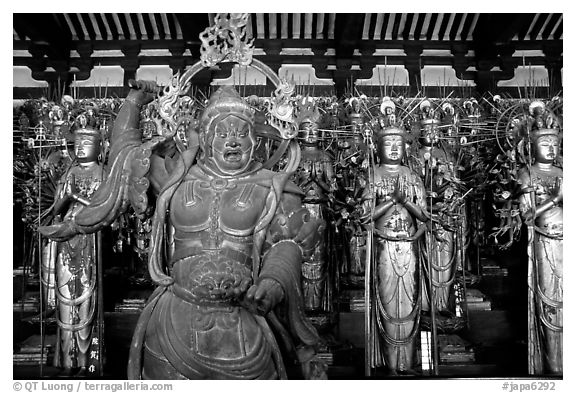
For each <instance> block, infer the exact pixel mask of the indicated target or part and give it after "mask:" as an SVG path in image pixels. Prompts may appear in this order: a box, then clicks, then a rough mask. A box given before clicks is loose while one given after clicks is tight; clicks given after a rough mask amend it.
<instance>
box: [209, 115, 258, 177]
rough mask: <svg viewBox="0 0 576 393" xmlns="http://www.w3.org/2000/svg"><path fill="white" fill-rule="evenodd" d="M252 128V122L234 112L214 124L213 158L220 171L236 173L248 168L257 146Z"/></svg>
mask: <svg viewBox="0 0 576 393" xmlns="http://www.w3.org/2000/svg"><path fill="white" fill-rule="evenodd" d="M252 128H253V126H252V123H251V122H249V121H248V120H247V119H243V118H242V117H240V116H237V115H234V114H230V115H228V116H225V117H223V118H222V119H221V120H219V121H218V122H217V123H215V124H214V137H213V139H212V144H211V148H212V160H213V162H214V164H215V165H216V167H217V168H218V170H219V171H220V172H222V173H224V174H226V175H236V174H240V173H242V172H244V171H245V170H246V169H247V168H248V166H249V164H250V162H251V160H252V154H253V152H254V146H255V140H254V133H253V129H252Z"/></svg>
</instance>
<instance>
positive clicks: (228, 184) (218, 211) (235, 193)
mask: <svg viewBox="0 0 576 393" xmlns="http://www.w3.org/2000/svg"><path fill="white" fill-rule="evenodd" d="M268 191H269V190H268V189H267V188H265V187H262V186H258V185H256V184H253V183H244V184H237V183H236V182H233V181H228V180H226V179H214V180H212V181H205V180H186V181H184V182H183V183H182V184H181V185H180V186H179V187H178V188H177V189H176V191H175V193H174V196H173V197H172V201H171V203H170V222H171V223H172V225H173V226H174V228H175V229H176V234H179V233H195V232H201V231H207V232H209V233H210V234H211V235H213V236H216V235H218V234H222V233H225V234H229V235H233V236H240V237H243V236H250V235H251V234H252V233H253V231H254V227H255V226H256V223H257V221H258V218H259V217H260V214H261V213H262V210H263V208H264V205H265V202H266V196H267V195H268ZM183 236H185V235H181V236H178V237H180V238H182V237H183Z"/></svg>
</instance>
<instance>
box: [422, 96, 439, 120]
mask: <svg viewBox="0 0 576 393" xmlns="http://www.w3.org/2000/svg"><path fill="white" fill-rule="evenodd" d="M419 109H420V124H421V125H422V126H426V125H430V124H432V125H437V124H439V123H440V120H438V118H437V117H436V111H435V110H434V108H432V103H431V102H430V101H429V100H423V101H422V102H421V103H420V107H419Z"/></svg>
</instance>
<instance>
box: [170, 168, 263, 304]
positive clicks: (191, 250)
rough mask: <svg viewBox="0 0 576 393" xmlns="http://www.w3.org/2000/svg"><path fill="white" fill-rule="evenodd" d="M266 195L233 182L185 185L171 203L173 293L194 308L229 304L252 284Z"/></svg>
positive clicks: (259, 189) (254, 187) (253, 186)
mask: <svg viewBox="0 0 576 393" xmlns="http://www.w3.org/2000/svg"><path fill="white" fill-rule="evenodd" d="M268 192H269V189H268V188H266V187H262V186H259V185H256V184H254V183H246V182H242V183H238V182H236V181H234V180H226V179H214V180H211V181H210V180H199V179H188V180H185V181H184V182H182V184H181V185H180V186H179V187H178V188H177V189H176V191H175V192H174V195H173V197H172V200H171V202H170V222H171V224H172V226H173V227H174V230H175V231H174V255H173V256H172V263H173V266H172V277H173V278H174V280H175V293H176V294H177V295H178V296H179V297H182V298H184V299H186V300H188V301H190V302H192V303H202V302H217V303H230V302H233V301H234V299H235V298H236V297H237V296H238V294H237V293H235V292H234V289H236V288H238V287H239V286H240V285H241V283H242V282H243V281H245V280H251V272H252V259H251V253H252V234H253V232H254V228H255V226H256V224H257V222H258V219H259V218H260V215H261V213H262V211H263V210H264V206H265V203H266V197H267V195H268Z"/></svg>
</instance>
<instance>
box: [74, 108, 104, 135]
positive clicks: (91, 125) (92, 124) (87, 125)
mask: <svg viewBox="0 0 576 393" xmlns="http://www.w3.org/2000/svg"><path fill="white" fill-rule="evenodd" d="M74 124H75V126H76V128H75V129H74V132H73V135H74V136H76V135H83V136H88V137H92V138H94V139H97V140H98V141H99V142H101V141H102V139H103V138H102V133H101V132H100V130H98V129H97V128H96V119H95V118H94V117H90V116H87V115H86V114H81V115H79V116H78V117H77V118H76V120H75V121H74Z"/></svg>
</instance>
